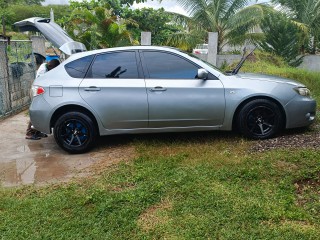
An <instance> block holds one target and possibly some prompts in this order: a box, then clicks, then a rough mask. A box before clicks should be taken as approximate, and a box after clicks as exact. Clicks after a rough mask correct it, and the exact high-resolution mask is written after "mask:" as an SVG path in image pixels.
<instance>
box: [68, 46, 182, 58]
mask: <svg viewBox="0 0 320 240" xmlns="http://www.w3.org/2000/svg"><path fill="white" fill-rule="evenodd" d="M125 50H158V51H161V50H162V51H170V52H173V53H179V54H186V53H184V52H183V51H181V50H180V49H178V48H173V47H167V46H138V45H137V46H125V47H114V48H104V49H97V50H91V51H86V52H80V53H76V54H73V55H72V56H70V57H69V58H68V60H69V61H72V60H75V59H78V58H81V57H85V56H89V55H92V54H100V53H106V52H114V51H125ZM186 55H187V54H186ZM69 61H68V62H69Z"/></svg>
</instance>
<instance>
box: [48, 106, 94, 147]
mask: <svg viewBox="0 0 320 240" xmlns="http://www.w3.org/2000/svg"><path fill="white" fill-rule="evenodd" d="M54 138H55V140H56V142H57V144H58V145H59V146H60V147H61V148H62V149H64V150H65V151H67V152H69V153H84V152H87V151H88V150H89V149H90V148H91V147H92V146H93V144H94V142H95V140H96V138H97V129H96V127H95V124H94V122H93V121H92V119H91V118H90V117H89V116H87V115H86V114H84V113H81V112H68V113H65V114H63V115H61V116H60V117H59V118H58V120H57V121H56V123H55V125H54Z"/></svg>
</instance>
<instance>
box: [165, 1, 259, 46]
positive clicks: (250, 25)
mask: <svg viewBox="0 0 320 240" xmlns="http://www.w3.org/2000/svg"><path fill="white" fill-rule="evenodd" d="M249 2H250V1H249V0H177V3H178V4H179V5H180V6H181V7H183V8H184V9H185V10H186V11H187V13H188V14H189V16H184V15H179V14H173V15H174V21H175V22H176V23H179V24H180V25H181V26H183V28H184V31H181V32H178V33H176V34H174V35H172V36H171V38H170V39H169V41H168V43H167V44H170V45H173V46H177V47H180V48H183V49H187V48H190V46H193V45H194V44H195V43H199V42H206V41H207V35H208V32H217V33H218V51H219V52H221V50H222V48H223V47H224V46H225V45H226V44H229V45H237V44H243V43H244V42H245V41H246V40H254V39H256V38H260V37H261V35H260V34H257V33H253V32H254V31H253V30H254V28H255V26H258V24H259V22H260V21H261V20H262V18H263V13H264V8H265V7H264V5H263V4H255V5H251V6H248V3H249Z"/></svg>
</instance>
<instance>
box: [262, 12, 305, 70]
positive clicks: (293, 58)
mask: <svg viewBox="0 0 320 240" xmlns="http://www.w3.org/2000/svg"><path fill="white" fill-rule="evenodd" d="M261 29H262V31H263V33H264V39H263V41H260V42H259V43H258V44H259V46H260V47H261V48H262V49H263V50H265V51H267V52H270V53H274V54H276V55H278V56H281V57H282V58H283V59H284V60H285V61H286V62H287V63H288V64H289V65H291V66H293V67H296V66H299V65H300V64H301V62H302V57H299V55H300V46H301V44H300V43H301V34H300V30H299V28H298V27H297V25H295V24H294V23H293V22H292V21H290V19H288V18H287V16H286V15H285V14H283V13H279V12H277V11H273V12H270V13H269V14H268V15H267V16H266V17H265V18H264V19H263V21H262V23H261Z"/></svg>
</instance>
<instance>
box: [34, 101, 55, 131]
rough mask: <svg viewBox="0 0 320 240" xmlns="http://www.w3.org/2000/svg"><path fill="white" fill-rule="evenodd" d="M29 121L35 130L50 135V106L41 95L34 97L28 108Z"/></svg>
mask: <svg viewBox="0 0 320 240" xmlns="http://www.w3.org/2000/svg"><path fill="white" fill-rule="evenodd" d="M29 113H30V120H31V123H32V125H33V126H34V128H35V129H37V130H39V131H41V132H44V133H51V129H50V118H51V106H50V104H49V103H48V102H47V101H46V100H45V99H44V98H43V96H42V95H40V96H37V97H34V98H33V99H32V103H31V105H30V108H29Z"/></svg>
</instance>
